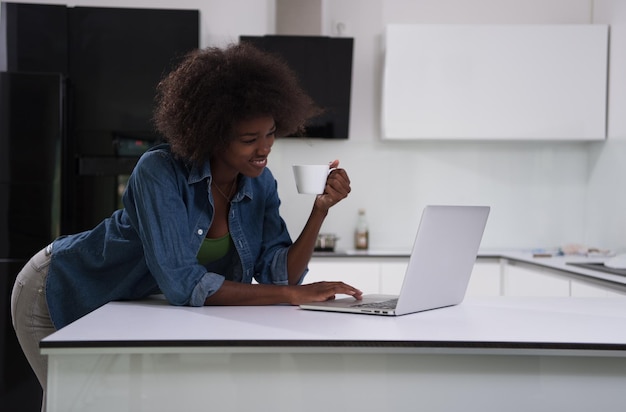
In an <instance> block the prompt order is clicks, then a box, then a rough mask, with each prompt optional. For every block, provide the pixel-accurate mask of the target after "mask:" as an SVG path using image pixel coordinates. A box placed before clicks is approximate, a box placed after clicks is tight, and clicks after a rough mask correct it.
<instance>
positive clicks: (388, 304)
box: [352, 298, 398, 309]
mask: <svg viewBox="0 0 626 412" xmlns="http://www.w3.org/2000/svg"><path fill="white" fill-rule="evenodd" d="M397 304H398V299H397V298H395V299H389V300H384V301H382V302H372V303H359V304H356V305H352V307H353V308H366V309H395V308H396V305H397Z"/></svg>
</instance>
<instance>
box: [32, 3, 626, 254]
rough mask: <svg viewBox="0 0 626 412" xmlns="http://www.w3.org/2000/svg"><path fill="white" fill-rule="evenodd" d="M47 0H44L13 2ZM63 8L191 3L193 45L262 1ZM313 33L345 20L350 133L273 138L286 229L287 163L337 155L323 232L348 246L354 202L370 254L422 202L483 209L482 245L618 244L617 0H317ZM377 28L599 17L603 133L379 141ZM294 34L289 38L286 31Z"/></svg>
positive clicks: (244, 17)
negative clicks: (347, 191)
mask: <svg viewBox="0 0 626 412" xmlns="http://www.w3.org/2000/svg"><path fill="white" fill-rule="evenodd" d="M24 2H28V3H53V4H59V3H61V2H59V1H55V0H37V1H24ZM66 4H68V5H70V6H71V5H85V6H87V5H89V6H111V7H155V8H194V9H199V10H200V12H201V37H202V38H201V45H202V46H208V45H218V46H221V45H224V44H226V43H228V42H230V41H234V40H236V39H237V37H238V35H239V34H266V33H267V34H271V33H273V32H274V29H275V26H276V25H275V10H276V3H275V1H274V0H152V1H147V0H146V1H138V0H135V1H131V0H103V1H88V0H84V1H75V2H67V3H66ZM321 4H322V8H323V10H322V20H323V21H322V22H321V23H322V24H321V26H322V27H323V29H322V30H324V33H323V34H331V33H332V29H333V27H334V25H335V24H336V23H337V22H343V23H345V27H346V32H345V34H346V35H347V36H351V37H354V38H355V56H354V77H353V84H352V87H353V91H352V111H351V122H350V139H348V140H345V141H321V140H315V139H308V140H307V139H293V140H292V139H282V140H279V141H278V142H277V143H276V145H275V147H274V151H273V153H272V156H271V159H270V168H271V169H272V171H273V172H274V174H275V175H276V176H277V178H278V179H279V190H280V194H281V198H282V200H283V208H282V213H283V216H284V218H285V220H286V221H287V224H288V225H289V227H290V230H291V232H292V235H294V236H296V235H297V234H298V233H299V230H300V228H301V227H302V225H303V224H304V221H305V220H306V218H307V217H308V213H309V210H310V206H311V203H312V198H310V197H308V196H306V195H297V194H296V193H295V185H294V184H293V179H292V176H291V164H293V163H297V162H311V163H313V162H328V161H330V160H332V159H335V158H338V159H340V160H341V162H342V163H341V164H342V165H343V166H344V167H345V168H346V169H347V170H348V172H349V173H350V176H351V179H352V188H353V192H352V194H351V195H350V196H349V198H348V199H346V200H345V201H344V202H342V203H340V204H338V205H337V206H335V207H334V208H333V209H332V210H331V213H330V214H329V217H328V218H327V221H326V223H325V224H324V227H323V230H324V231H328V232H335V233H337V234H338V235H339V236H340V238H341V239H340V240H339V247H340V248H350V247H351V246H352V240H351V239H352V229H353V225H354V223H355V219H356V212H357V209H358V208H360V207H365V208H366V209H367V211H368V217H369V221H370V226H371V228H370V231H371V234H370V237H371V246H372V248H375V249H397V248H401V249H408V248H409V247H410V245H411V243H412V240H413V236H414V232H415V228H416V227H417V223H418V217H419V213H420V211H421V208H422V207H423V206H424V205H425V204H428V203H471V204H490V205H491V206H492V207H493V209H492V215H491V218H490V221H489V224H488V227H487V231H486V233H485V237H484V240H483V247H485V248H505V247H524V248H532V247H551V246H560V245H563V244H567V243H586V244H589V245H591V246H598V247H606V248H614V249H621V248H626V194H625V192H626V190H624V189H626V184H625V183H626V165H624V164H626V162H625V161H624V159H626V116H624V115H623V113H624V112H625V111H626V67H625V66H626V29H625V28H624V26H625V25H626V2H624V1H622V0H507V1H503V0H367V1H363V0H322V2H321ZM388 23H470V24H473V23H477V24H481V23H500V24H518V23H550V24H572V23H603V24H610V25H611V29H610V30H611V41H610V44H611V50H610V81H609V112H608V136H609V139H608V140H607V141H606V142H600V143H549V142H548V143H541V142H383V141H381V140H380V138H379V135H380V133H379V131H380V94H381V93H380V91H381V77H382V76H381V74H382V57H383V49H382V34H383V30H384V27H385V25H386V24H388ZM294 34H297V33H294Z"/></svg>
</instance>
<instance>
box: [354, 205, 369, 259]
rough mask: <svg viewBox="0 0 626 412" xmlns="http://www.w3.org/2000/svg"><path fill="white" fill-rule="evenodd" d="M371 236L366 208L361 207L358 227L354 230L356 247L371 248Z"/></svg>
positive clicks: (359, 248) (357, 222) (358, 248)
mask: <svg viewBox="0 0 626 412" xmlns="http://www.w3.org/2000/svg"><path fill="white" fill-rule="evenodd" d="M369 243H370V236H369V228H368V225H367V217H366V216H365V209H359V214H358V217H357V221H356V229H355V230H354V248H355V249H357V250H367V249H368V248H369Z"/></svg>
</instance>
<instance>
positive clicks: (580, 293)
mask: <svg viewBox="0 0 626 412" xmlns="http://www.w3.org/2000/svg"><path fill="white" fill-rule="evenodd" d="M570 291H571V296H573V297H625V296H626V293H624V292H620V291H618V290H615V289H611V288H608V287H603V286H600V285H596V284H592V283H589V282H582V281H579V280H574V279H572V280H571V289H570Z"/></svg>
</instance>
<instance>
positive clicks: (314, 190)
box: [293, 164, 331, 195]
mask: <svg viewBox="0 0 626 412" xmlns="http://www.w3.org/2000/svg"><path fill="white" fill-rule="evenodd" d="M330 171H331V169H330V168H329V166H328V165H327V164H326V165H293V176H294V178H295V179H296V188H297V189H298V193H302V194H311V195H319V194H322V193H324V187H326V179H327V178H328V174H329V173H330Z"/></svg>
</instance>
